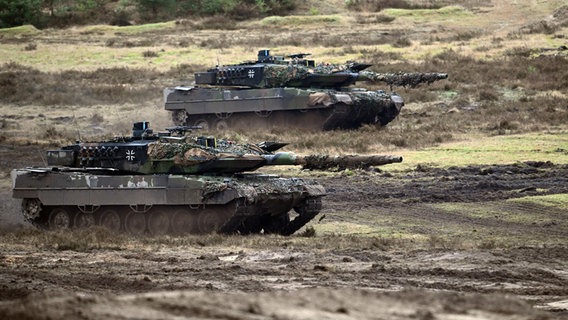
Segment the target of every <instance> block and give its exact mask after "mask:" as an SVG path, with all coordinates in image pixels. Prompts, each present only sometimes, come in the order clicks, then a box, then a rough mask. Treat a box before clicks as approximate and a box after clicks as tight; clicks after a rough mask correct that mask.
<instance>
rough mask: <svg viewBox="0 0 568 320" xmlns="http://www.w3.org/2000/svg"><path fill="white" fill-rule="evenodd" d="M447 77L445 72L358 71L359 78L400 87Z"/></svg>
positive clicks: (429, 82)
mask: <svg viewBox="0 0 568 320" xmlns="http://www.w3.org/2000/svg"><path fill="white" fill-rule="evenodd" d="M447 77H448V75H447V74H445V73H421V72H411V73H405V72H397V73H376V72H372V71H361V72H360V73H359V80H370V81H374V82H385V83H386V84H388V85H390V86H400V87H416V86H418V85H419V84H421V83H427V84H431V83H433V82H435V81H438V80H441V79H446V78H447Z"/></svg>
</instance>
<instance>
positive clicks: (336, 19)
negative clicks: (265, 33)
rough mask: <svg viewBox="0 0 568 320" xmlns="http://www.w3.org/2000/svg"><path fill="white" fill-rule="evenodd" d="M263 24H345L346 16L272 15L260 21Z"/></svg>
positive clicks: (290, 25) (292, 25)
mask: <svg viewBox="0 0 568 320" xmlns="http://www.w3.org/2000/svg"><path fill="white" fill-rule="evenodd" d="M260 23H261V24H262V25H270V26H281V27H282V26H289V27H294V26H298V25H302V26H305V25H326V24H333V25H337V24H343V23H344V18H343V17H342V16H339V15H317V16H285V17H281V16H271V17H267V18H264V19H262V20H261V21H260Z"/></svg>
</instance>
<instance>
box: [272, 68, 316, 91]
mask: <svg viewBox="0 0 568 320" xmlns="http://www.w3.org/2000/svg"><path fill="white" fill-rule="evenodd" d="M309 74H310V72H309V69H308V68H306V67H304V66H299V65H288V66H285V65H267V66H265V67H264V82H265V85H266V87H269V88H273V87H284V86H286V84H287V83H288V82H290V81H293V80H301V79H305V78H306V77H307V76H308V75H309Z"/></svg>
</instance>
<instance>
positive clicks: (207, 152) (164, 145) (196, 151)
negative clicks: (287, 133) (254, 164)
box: [148, 140, 264, 164]
mask: <svg viewBox="0 0 568 320" xmlns="http://www.w3.org/2000/svg"><path fill="white" fill-rule="evenodd" d="M261 153H264V152H263V150H262V149H260V148H259V147H258V146H255V145H251V144H245V145H237V144H235V143H232V142H229V141H226V140H217V146H216V148H210V147H206V146H203V145H200V144H197V143H170V142H154V143H151V144H149V145H148V156H149V157H150V158H151V159H154V160H162V159H174V161H176V163H178V164H195V163H200V162H205V161H209V160H212V159H216V158H227V157H242V156H245V155H251V154H255V155H258V154H261Z"/></svg>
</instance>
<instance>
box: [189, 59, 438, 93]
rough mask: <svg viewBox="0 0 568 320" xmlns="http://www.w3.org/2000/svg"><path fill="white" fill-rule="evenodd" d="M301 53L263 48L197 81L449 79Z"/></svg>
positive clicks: (312, 84) (280, 83) (338, 83)
mask: <svg viewBox="0 0 568 320" xmlns="http://www.w3.org/2000/svg"><path fill="white" fill-rule="evenodd" d="M308 55H310V54H309V53H300V54H293V55H289V56H287V57H288V58H290V59H289V60H286V59H285V58H284V57H274V56H271V55H270V53H269V50H261V51H260V52H259V56H258V60H257V61H254V62H244V63H241V64H237V65H229V66H218V67H216V68H213V69H209V70H207V72H199V73H196V74H195V83H196V84H205V85H216V86H248V87H252V88H277V87H297V88H319V89H325V88H327V89H337V88H342V87H347V86H350V85H352V84H355V82H357V81H372V82H384V83H386V84H388V85H390V86H403V87H406V86H411V87H416V86H418V85H419V84H422V83H427V84H431V83H433V82H435V81H438V80H443V79H447V78H448V75H447V74H446V73H420V72H413V73H404V72H398V73H376V72H372V71H367V70H365V69H367V68H368V67H370V66H371V65H370V64H364V63H358V62H347V63H345V64H323V63H322V64H318V65H316V64H315V61H314V60H307V59H304V57H306V56H308Z"/></svg>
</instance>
